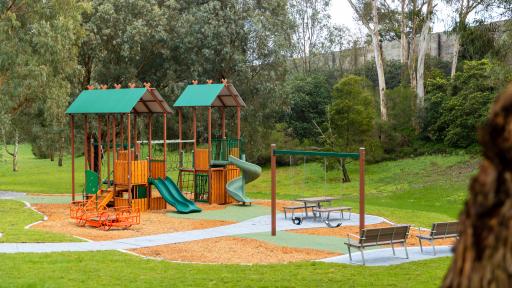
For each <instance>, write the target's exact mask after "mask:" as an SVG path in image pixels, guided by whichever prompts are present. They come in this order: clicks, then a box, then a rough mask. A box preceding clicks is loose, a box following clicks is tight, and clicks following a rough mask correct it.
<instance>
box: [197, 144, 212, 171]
mask: <svg viewBox="0 0 512 288" xmlns="http://www.w3.org/2000/svg"><path fill="white" fill-rule="evenodd" d="M208 161H209V160H208V149H196V150H195V151H194V167H195V169H196V170H208Z"/></svg>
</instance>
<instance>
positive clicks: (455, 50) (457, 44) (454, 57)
mask: <svg viewBox="0 0 512 288" xmlns="http://www.w3.org/2000/svg"><path fill="white" fill-rule="evenodd" d="M459 50H460V35H459V32H457V34H455V37H454V39H453V55H452V71H451V74H450V77H451V78H452V79H453V77H455V72H457V61H458V59H459Z"/></svg>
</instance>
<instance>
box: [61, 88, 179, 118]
mask: <svg viewBox="0 0 512 288" xmlns="http://www.w3.org/2000/svg"><path fill="white" fill-rule="evenodd" d="M131 112H137V113H164V112H167V113H170V112H171V108H170V107H169V104H167V102H165V100H164V99H163V98H162V96H161V95H160V93H158V91H157V90H156V89H152V88H150V89H147V88H124V89H104V90H84V91H82V93H80V95H78V97H77V98H76V99H75V101H73V103H71V105H70V106H69V107H68V109H67V110H66V114H102V113H131Z"/></svg>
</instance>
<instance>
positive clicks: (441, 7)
mask: <svg viewBox="0 0 512 288" xmlns="http://www.w3.org/2000/svg"><path fill="white" fill-rule="evenodd" d="M395 3H397V4H398V1H395ZM435 3H436V5H437V6H436V7H435V9H434V14H435V16H434V27H433V31H434V32H442V31H447V30H449V29H450V27H451V24H452V19H453V18H452V15H451V13H450V9H448V7H447V6H446V5H445V4H444V3H443V2H442V1H435ZM330 14H331V20H332V22H333V23H335V24H342V25H345V26H347V27H348V28H350V30H351V31H357V30H358V29H361V28H360V26H361V25H360V24H359V23H358V22H357V21H356V20H355V19H354V18H355V13H354V11H353V10H352V7H350V4H348V1H347V0H331V9H330ZM473 14H474V13H473ZM472 16H473V17H472ZM472 18H474V15H470V17H469V19H470V20H471V19H472ZM363 31H365V30H363Z"/></svg>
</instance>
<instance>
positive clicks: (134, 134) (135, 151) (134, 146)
mask: <svg viewBox="0 0 512 288" xmlns="http://www.w3.org/2000/svg"><path fill="white" fill-rule="evenodd" d="M138 127H139V126H138V125H137V114H136V113H133V128H134V129H133V155H134V157H135V159H139V157H138V155H139V149H138V147H137V146H138V145H137V144H138V143H137V136H138V135H137V130H138Z"/></svg>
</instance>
